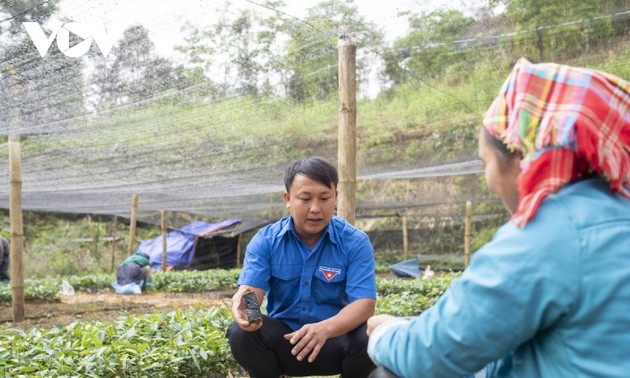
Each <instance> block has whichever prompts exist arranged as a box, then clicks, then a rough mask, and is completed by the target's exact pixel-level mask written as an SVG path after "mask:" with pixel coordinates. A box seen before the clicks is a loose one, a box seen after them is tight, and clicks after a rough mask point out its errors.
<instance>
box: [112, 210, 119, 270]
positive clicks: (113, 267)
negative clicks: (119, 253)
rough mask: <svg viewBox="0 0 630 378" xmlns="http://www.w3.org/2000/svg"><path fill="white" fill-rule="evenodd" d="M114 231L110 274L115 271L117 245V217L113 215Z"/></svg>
mask: <svg viewBox="0 0 630 378" xmlns="http://www.w3.org/2000/svg"><path fill="white" fill-rule="evenodd" d="M113 228H114V231H113V232H112V268H111V272H112V273H113V272H114V269H116V246H117V244H118V217H117V216H115V215H114V225H113Z"/></svg>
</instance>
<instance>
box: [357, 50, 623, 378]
mask: <svg viewBox="0 0 630 378" xmlns="http://www.w3.org/2000/svg"><path fill="white" fill-rule="evenodd" d="M629 107H630V84H629V83H628V82H626V81H623V80H621V79H619V78H617V77H614V76H612V75H609V74H606V73H603V72H598V71H594V70H588V69H582V68H575V67H570V66H565V65H557V64H532V63H530V62H528V61H527V60H525V59H521V60H520V61H519V62H518V63H517V64H516V66H515V67H514V69H513V71H512V73H511V74H510V76H509V77H508V78H507V80H506V82H505V83H504V85H503V87H502V89H501V91H500V93H499V95H498V97H497V98H496V99H495V100H494V102H493V103H492V105H491V106H490V108H489V109H488V111H487V113H486V115H485V117H484V123H483V127H482V128H481V132H480V136H479V156H480V158H481V160H482V161H483V163H484V166H485V176H486V183H487V185H488V188H489V190H490V191H492V192H494V193H495V194H496V195H497V196H498V197H499V198H501V200H502V201H503V203H504V205H505V206H506V208H507V209H508V210H509V211H510V212H511V213H512V218H511V220H510V222H508V223H507V224H505V225H504V226H503V227H501V228H500V229H499V230H498V231H497V233H496V235H495V236H494V238H493V240H492V241H490V242H489V243H488V244H486V245H485V246H483V247H482V248H481V249H479V250H478V251H477V252H476V253H475V255H474V258H473V259H472V262H471V265H470V266H469V267H468V268H467V269H466V271H465V272H464V273H463V275H462V277H461V278H460V279H459V280H457V281H456V282H454V283H453V284H452V286H451V288H449V290H448V291H447V292H446V293H445V294H444V295H443V296H442V298H440V300H439V301H438V303H437V304H436V305H435V306H433V307H432V308H430V309H429V310H427V311H425V312H424V313H422V314H421V315H420V316H418V317H415V318H412V319H410V320H406V319H401V318H395V317H392V316H389V315H378V316H374V317H372V318H370V320H369V321H368V334H369V335H370V341H369V347H368V351H369V353H370V356H371V357H372V359H373V361H374V362H375V363H376V364H377V365H379V366H380V368H379V369H377V371H375V372H374V373H373V376H374V377H380V376H393V375H395V376H399V377H464V376H468V375H470V374H473V373H474V372H479V371H482V372H483V373H484V374H485V375H486V376H488V377H507V376H514V377H578V376H583V377H627V376H628V372H629V371H630V358H629V355H628V353H629V352H630V187H629V185H630V112H629ZM387 370H389V372H388V371H387ZM390 372H391V373H393V375H387V374H390Z"/></svg>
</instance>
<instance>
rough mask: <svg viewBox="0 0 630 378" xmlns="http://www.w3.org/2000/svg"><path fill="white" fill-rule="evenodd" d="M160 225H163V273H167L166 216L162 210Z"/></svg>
mask: <svg viewBox="0 0 630 378" xmlns="http://www.w3.org/2000/svg"><path fill="white" fill-rule="evenodd" d="M160 224H161V225H162V272H166V239H167V235H166V215H165V213H164V210H160Z"/></svg>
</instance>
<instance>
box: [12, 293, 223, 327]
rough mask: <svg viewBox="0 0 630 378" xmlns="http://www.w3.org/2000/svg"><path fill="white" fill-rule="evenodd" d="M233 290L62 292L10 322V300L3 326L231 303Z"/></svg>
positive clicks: (111, 317)
mask: <svg viewBox="0 0 630 378" xmlns="http://www.w3.org/2000/svg"><path fill="white" fill-rule="evenodd" d="M232 294H233V291H213V292H205V293H161V292H149V293H143V294H137V295H121V294H116V293H114V292H113V291H108V292H102V293H83V292H78V293H75V294H74V295H71V296H61V297H60V301H59V302H41V301H38V302H32V301H28V302H27V303H26V304H25V307H24V315H25V318H26V319H25V321H24V322H20V323H16V324H12V323H11V322H12V320H13V308H12V307H11V304H1V305H0V326H2V325H10V326H17V327H20V328H30V327H43V328H47V327H52V326H55V325H60V326H63V325H67V324H70V323H72V322H74V321H79V320H81V321H85V320H103V321H105V320H116V319H118V318H119V317H121V316H126V315H130V314H150V313H156V312H159V311H172V310H176V309H187V308H190V307H196V306H208V307H211V306H219V305H226V306H229V303H230V297H231V296H232Z"/></svg>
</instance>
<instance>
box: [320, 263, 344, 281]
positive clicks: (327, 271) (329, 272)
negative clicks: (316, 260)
mask: <svg viewBox="0 0 630 378" xmlns="http://www.w3.org/2000/svg"><path fill="white" fill-rule="evenodd" d="M319 271H320V272H322V273H323V274H324V277H326V279H327V280H328V281H330V280H332V279H333V278H335V276H336V275H337V274H339V273H341V269H337V268H329V267H326V266H320V267H319Z"/></svg>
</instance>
